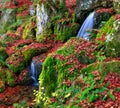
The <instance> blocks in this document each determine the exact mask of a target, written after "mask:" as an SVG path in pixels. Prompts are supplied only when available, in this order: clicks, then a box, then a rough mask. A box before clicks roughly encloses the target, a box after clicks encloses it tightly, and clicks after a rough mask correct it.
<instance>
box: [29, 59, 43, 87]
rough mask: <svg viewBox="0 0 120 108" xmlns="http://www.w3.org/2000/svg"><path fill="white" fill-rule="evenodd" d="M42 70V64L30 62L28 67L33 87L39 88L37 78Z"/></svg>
mask: <svg viewBox="0 0 120 108" xmlns="http://www.w3.org/2000/svg"><path fill="white" fill-rule="evenodd" d="M41 70H42V64H41V63H37V61H32V62H31V66H30V76H31V79H32V80H33V84H32V85H33V86H39V82H38V78H39V75H40V72H41Z"/></svg>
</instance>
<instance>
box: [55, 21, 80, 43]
mask: <svg viewBox="0 0 120 108" xmlns="http://www.w3.org/2000/svg"><path fill="white" fill-rule="evenodd" d="M78 28H79V24H76V23H72V24H62V22H60V23H57V24H56V25H55V27H54V34H56V35H57V37H56V39H57V40H61V41H63V42H65V41H66V40H68V39H69V38H70V37H73V36H76V35H77V30H78Z"/></svg>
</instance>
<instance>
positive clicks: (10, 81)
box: [6, 70, 15, 86]
mask: <svg viewBox="0 0 120 108" xmlns="http://www.w3.org/2000/svg"><path fill="white" fill-rule="evenodd" d="M6 82H7V84H8V85H9V86H14V85H15V80H14V76H13V73H12V72H11V71H10V70H6Z"/></svg>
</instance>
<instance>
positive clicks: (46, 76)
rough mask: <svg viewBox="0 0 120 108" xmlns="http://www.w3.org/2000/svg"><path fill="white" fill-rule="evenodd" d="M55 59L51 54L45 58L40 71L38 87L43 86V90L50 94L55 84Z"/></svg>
mask: <svg viewBox="0 0 120 108" xmlns="http://www.w3.org/2000/svg"><path fill="white" fill-rule="evenodd" d="M55 65H56V60H55V58H53V57H52V56H51V55H48V57H47V58H46V59H45V61H44V63H43V68H42V72H41V74H40V78H39V81H40V87H45V92H46V94H47V95H50V94H51V93H52V92H53V91H54V90H55V87H56V86H57V71H56V69H55V67H54V66H55Z"/></svg>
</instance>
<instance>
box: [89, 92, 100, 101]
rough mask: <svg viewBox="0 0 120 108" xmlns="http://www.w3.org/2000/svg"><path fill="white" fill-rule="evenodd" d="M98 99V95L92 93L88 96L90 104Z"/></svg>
mask: <svg viewBox="0 0 120 108" xmlns="http://www.w3.org/2000/svg"><path fill="white" fill-rule="evenodd" d="M98 97H99V95H98V94H95V93H92V94H91V95H89V102H90V103H91V102H93V101H95V100H96V99H97V98H98Z"/></svg>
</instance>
